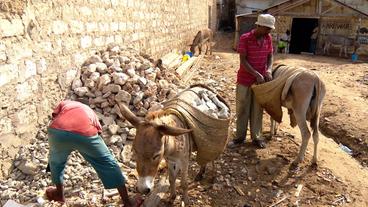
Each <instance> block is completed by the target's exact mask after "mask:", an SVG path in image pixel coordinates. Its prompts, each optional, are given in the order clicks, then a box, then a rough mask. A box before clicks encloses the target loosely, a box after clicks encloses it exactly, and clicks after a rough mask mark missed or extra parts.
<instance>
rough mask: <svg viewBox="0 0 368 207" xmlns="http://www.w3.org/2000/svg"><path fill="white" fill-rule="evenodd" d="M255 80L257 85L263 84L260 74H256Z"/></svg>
mask: <svg viewBox="0 0 368 207" xmlns="http://www.w3.org/2000/svg"><path fill="white" fill-rule="evenodd" d="M256 78H257V84H262V83H264V82H265V79H264V77H263V76H262V75H261V74H259V73H257V77H256Z"/></svg>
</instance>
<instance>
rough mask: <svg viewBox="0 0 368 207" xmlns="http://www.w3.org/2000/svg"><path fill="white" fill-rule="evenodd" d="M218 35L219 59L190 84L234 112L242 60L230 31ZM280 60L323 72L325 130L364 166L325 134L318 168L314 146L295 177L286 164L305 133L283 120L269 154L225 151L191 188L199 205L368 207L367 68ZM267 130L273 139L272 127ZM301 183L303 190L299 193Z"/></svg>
mask: <svg viewBox="0 0 368 207" xmlns="http://www.w3.org/2000/svg"><path fill="white" fill-rule="evenodd" d="M217 38H218V39H217V45H216V49H215V52H214V55H213V56H212V57H206V58H205V59H204V61H203V63H202V65H201V66H202V68H201V70H200V71H198V73H197V74H196V75H195V76H194V77H193V79H192V81H191V82H192V83H195V82H198V81H200V82H202V83H203V82H204V83H206V84H208V85H210V86H212V87H213V88H215V89H217V91H218V93H219V94H221V95H222V96H224V97H225V99H226V100H228V102H229V103H230V105H231V106H232V109H233V111H234V107H235V97H234V95H235V77H236V71H237V68H238V64H239V60H238V55H237V54H236V53H235V52H234V51H233V50H232V49H231V45H232V41H231V40H232V36H231V34H224V35H217ZM276 59H279V60H282V61H283V63H286V64H291V65H295V66H303V67H306V68H309V69H314V70H315V71H316V72H317V73H318V74H319V75H320V77H321V78H322V79H323V81H324V82H325V84H326V87H327V95H326V98H325V102H324V106H323V112H322V118H321V124H322V126H321V129H322V130H323V132H325V133H326V134H327V136H329V137H333V138H334V139H335V140H338V142H341V143H343V144H344V145H348V146H349V147H351V148H352V149H353V152H354V154H353V156H355V157H356V158H358V161H357V160H356V159H354V158H353V157H351V156H350V155H348V154H347V153H345V152H343V151H342V150H341V149H340V147H339V146H338V144H336V142H335V141H333V139H331V138H327V137H326V136H323V135H321V137H320V144H319V167H318V169H312V168H310V161H311V154H312V152H313V150H312V148H311V147H312V144H313V141H311V142H310V143H309V148H308V151H307V155H306V160H305V162H304V163H303V164H302V167H301V170H300V171H299V172H296V173H290V171H289V170H288V167H289V165H290V163H291V161H292V160H293V159H294V158H295V156H296V154H297V152H298V150H299V146H298V144H299V143H300V142H301V139H300V133H299V130H298V129H297V128H294V129H292V128H291V127H290V126H289V125H288V123H287V121H286V120H288V117H284V120H285V122H284V123H282V124H281V131H280V133H279V135H278V136H277V137H276V138H275V139H273V140H271V141H269V143H268V146H267V149H264V150H258V149H254V148H253V147H252V146H250V145H246V146H244V147H241V148H239V149H235V150H226V151H225V153H224V155H223V156H222V157H221V159H220V160H219V161H218V162H217V164H218V165H217V167H216V171H217V177H216V179H215V181H212V180H206V181H203V182H201V183H192V187H191V191H190V195H191V199H192V203H193V206H244V205H245V206H247V205H248V206H269V205H271V204H273V203H275V202H277V201H281V202H280V204H279V205H278V206H290V204H292V205H295V206H298V205H299V206H307V205H309V206H337V205H345V206H368V185H367V183H368V170H367V168H366V167H363V166H362V165H361V163H363V164H364V163H366V161H367V143H368V141H367V140H368V138H367V137H366V136H367V135H366V134H368V122H367V121H366V120H365V117H367V115H368V111H367V108H366V106H367V102H368V100H367V97H368V86H367V82H368V81H366V79H365V78H366V77H367V76H368V64H350V63H349V62H348V61H347V60H338V59H335V58H328V57H318V56H316V57H313V56H300V55H288V56H285V55H278V56H277V57H276ZM284 114H287V113H284ZM265 120H267V116H265ZM266 122H267V121H266ZM264 130H265V132H266V134H267V131H268V127H267V123H266V127H265V129H264ZM294 137H295V138H294ZM193 169H197V168H193ZM193 174H194V172H193ZM212 183H214V184H212ZM298 186H299V188H300V187H301V189H302V190H301V193H300V195H299V196H295V192H296V190H297V187H298ZM284 197H285V199H284V200H283V198H284ZM292 205H291V206H292Z"/></svg>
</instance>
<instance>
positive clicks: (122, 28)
mask: <svg viewBox="0 0 368 207" xmlns="http://www.w3.org/2000/svg"><path fill="white" fill-rule="evenodd" d="M126 29H127V23H126V22H119V31H126Z"/></svg>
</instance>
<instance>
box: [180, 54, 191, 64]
mask: <svg viewBox="0 0 368 207" xmlns="http://www.w3.org/2000/svg"><path fill="white" fill-rule="evenodd" d="M189 58H190V56H189V55H188V54H185V55H184V56H183V59H182V62H185V61H187V60H189Z"/></svg>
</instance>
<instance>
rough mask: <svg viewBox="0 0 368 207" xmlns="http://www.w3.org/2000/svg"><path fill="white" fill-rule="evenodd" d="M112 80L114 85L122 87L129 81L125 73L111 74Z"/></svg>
mask: <svg viewBox="0 0 368 207" xmlns="http://www.w3.org/2000/svg"><path fill="white" fill-rule="evenodd" d="M111 75H112V78H113V80H114V83H115V84H119V85H124V84H125V83H126V81H127V80H128V79H129V76H128V75H127V74H125V73H116V72H114V73H112V74H111Z"/></svg>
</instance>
